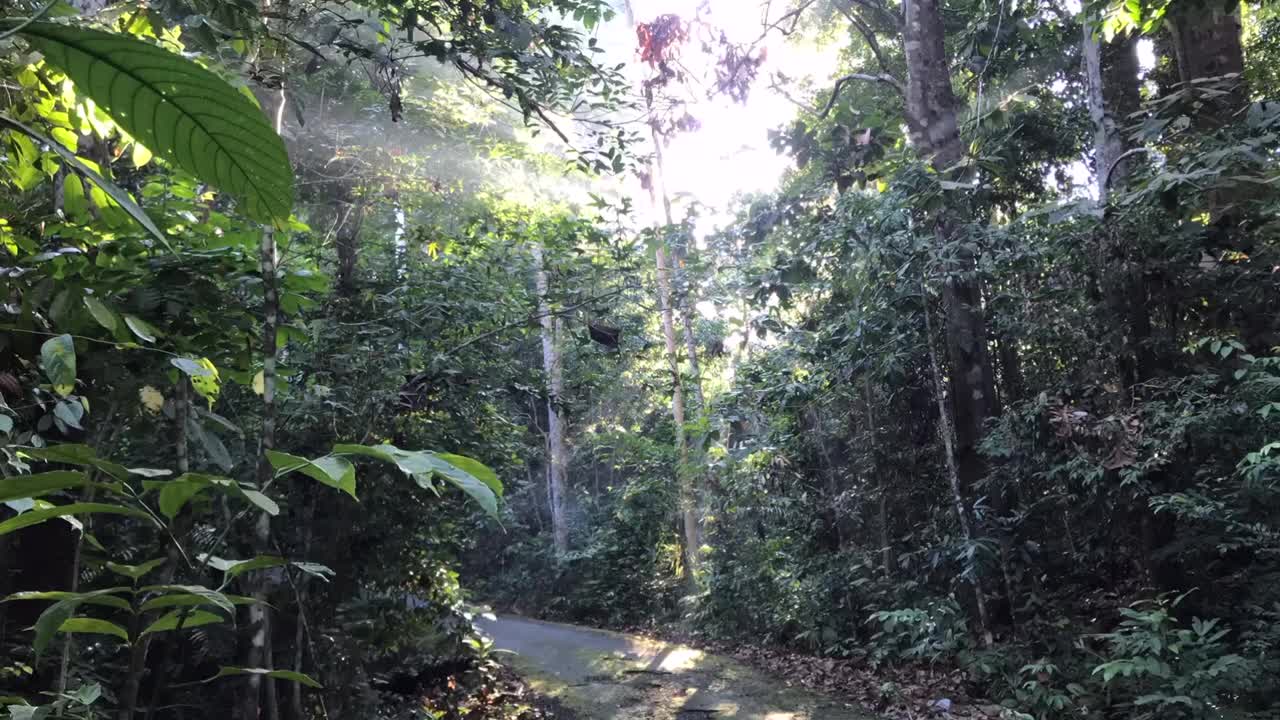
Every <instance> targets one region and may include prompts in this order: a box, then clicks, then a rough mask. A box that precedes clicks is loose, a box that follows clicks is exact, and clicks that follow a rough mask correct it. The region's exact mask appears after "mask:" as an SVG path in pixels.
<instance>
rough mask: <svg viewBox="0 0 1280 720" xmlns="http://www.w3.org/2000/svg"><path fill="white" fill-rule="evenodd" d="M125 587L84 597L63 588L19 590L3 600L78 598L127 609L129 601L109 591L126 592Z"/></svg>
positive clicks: (92, 603) (88, 603)
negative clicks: (40, 590) (34, 590)
mask: <svg viewBox="0 0 1280 720" xmlns="http://www.w3.org/2000/svg"><path fill="white" fill-rule="evenodd" d="M128 591H129V588H127V587H116V588H107V589H106V590H104V591H100V592H102V593H103V594H101V595H94V596H92V597H85V596H84V595H83V594H82V593H73V592H67V591H65V590H46V591H44V592H20V593H14V594H12V595H10V596H9V597H7V598H5V599H4V601H5V602H9V601H11V600H72V599H78V600H79V601H80V602H82V603H84V604H85V605H102V606H105V607H110V608H116V609H117V610H128V609H129V601H128V600H125V599H124V598H118V597H116V596H115V595H112V594H111V593H124V592H128Z"/></svg>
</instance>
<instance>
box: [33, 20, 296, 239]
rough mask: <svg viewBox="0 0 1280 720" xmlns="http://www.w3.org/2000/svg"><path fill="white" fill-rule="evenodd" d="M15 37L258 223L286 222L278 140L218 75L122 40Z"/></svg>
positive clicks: (288, 182) (68, 34) (71, 35)
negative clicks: (237, 202) (239, 203)
mask: <svg viewBox="0 0 1280 720" xmlns="http://www.w3.org/2000/svg"><path fill="white" fill-rule="evenodd" d="M21 34H22V35H23V37H25V38H26V39H27V40H28V41H29V42H30V43H31V44H32V45H34V46H35V47H37V48H38V49H39V50H40V51H41V52H43V53H44V56H45V59H46V60H47V61H48V62H49V63H50V64H52V65H55V66H57V67H58V68H60V69H61V70H62V71H63V72H65V73H66V74H67V76H68V77H70V78H71V79H72V81H74V82H75V84H76V89H77V90H79V91H80V92H81V93H83V94H85V95H88V96H89V97H91V98H93V99H94V101H95V102H96V103H97V104H98V105H99V106H101V107H102V108H103V109H104V110H106V111H107V113H109V114H110V115H111V117H112V119H114V120H115V121H116V122H117V123H118V124H119V125H120V126H121V127H123V128H124V129H125V130H127V131H128V132H129V134H130V135H132V136H133V137H135V138H137V139H138V140H139V141H140V142H141V143H142V144H143V145H145V146H146V147H147V148H148V149H149V150H151V151H153V152H155V153H156V154H157V155H159V156H161V157H163V158H164V159H165V160H168V161H169V162H171V163H173V164H175V165H177V166H178V167H180V168H182V169H184V170H187V171H189V172H191V173H193V174H194V175H196V176H197V177H199V178H200V179H202V180H206V181H208V182H210V183H212V184H213V185H216V186H218V187H219V188H221V189H222V190H223V191H225V192H227V193H229V194H231V195H233V196H235V197H236V198H238V199H239V200H241V201H242V202H243V204H244V209H245V212H246V214H247V215H248V216H249V217H251V218H253V219H255V220H259V221H262V222H274V223H277V224H282V223H284V222H286V221H287V220H288V219H289V215H290V212H291V211H292V208H293V171H292V168H291V166H290V164H289V156H288V154H287V153H286V152H285V148H284V142H283V141H281V139H280V136H279V135H277V134H276V133H275V131H274V130H273V129H272V127H271V125H270V124H268V122H267V119H266V117H265V116H264V115H263V114H262V111H261V110H260V109H259V108H258V107H257V106H256V105H255V104H254V103H253V102H252V101H250V100H249V99H248V98H247V97H245V96H244V95H242V94H241V93H240V92H238V91H237V90H236V89H235V88H233V87H231V86H230V85H228V84H227V83H226V82H225V81H223V80H222V79H221V78H219V77H218V76H217V75H215V74H213V73H212V72H210V71H209V70H206V69H204V68H202V67H200V66H199V65H196V64H195V63H193V62H191V61H190V60H187V59H185V58H183V57H181V56H179V55H175V54H174V53H171V52H169V51H167V50H164V49H162V48H159V47H156V46H155V45H151V44H149V43H146V42H143V41H140V40H137V39H134V38H132V37H128V36H125V35H116V34H112V33H106V32H101V31H98V30H88V29H85V28H80V27H72V26H69V25H56V24H53V23H44V22H37V23H31V24H30V25H28V26H27V27H25V28H23V29H22V31H21Z"/></svg>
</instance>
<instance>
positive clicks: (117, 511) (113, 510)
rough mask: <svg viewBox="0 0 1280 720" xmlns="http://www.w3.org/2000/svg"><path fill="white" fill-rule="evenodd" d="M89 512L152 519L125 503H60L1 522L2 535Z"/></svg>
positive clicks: (0, 530) (0, 533) (0, 531)
mask: <svg viewBox="0 0 1280 720" xmlns="http://www.w3.org/2000/svg"><path fill="white" fill-rule="evenodd" d="M89 513H106V514H108V515H129V516H132V517H137V518H143V519H147V520H149V519H151V516H150V515H148V514H146V513H145V512H143V511H141V510H138V509H135V508H131V507H125V506H123V505H108V504H106V503H72V504H70V505H58V506H56V507H51V508H44V509H43V510H29V511H27V512H24V513H22V514H21V515H19V516H17V517H12V518H9V519H8V520H5V521H4V522H2V523H0V535H7V534H9V533H11V532H14V531H16V530H21V529H22V528H24V527H31V526H32V525H39V524H40V523H42V522H44V521H45V520H52V519H53V518H58V517H66V516H67V515H87V514H89Z"/></svg>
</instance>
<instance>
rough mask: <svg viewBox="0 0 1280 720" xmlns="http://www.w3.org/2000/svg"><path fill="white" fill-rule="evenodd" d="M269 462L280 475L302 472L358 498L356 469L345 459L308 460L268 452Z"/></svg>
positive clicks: (286, 454)
mask: <svg viewBox="0 0 1280 720" xmlns="http://www.w3.org/2000/svg"><path fill="white" fill-rule="evenodd" d="M267 460H268V461H270V463H271V467H273V468H275V469H276V470H277V471H278V474H280V475H284V474H286V473H291V472H300V473H302V474H304V475H306V476H307V477H309V478H311V479H313V480H316V481H318V482H320V483H322V484H324V485H328V486H329V487H332V488H337V489H338V490H341V491H343V492H345V493H347V494H348V495H350V496H351V497H355V496H356V468H355V466H354V465H352V464H351V462H350V461H349V460H347V459H345V458H340V457H334V456H332V455H328V456H325V457H322V458H319V459H318V460H308V459H306V458H304V457H299V456H297V455H290V454H289V453H284V452H279V451H277V450H268V451H267Z"/></svg>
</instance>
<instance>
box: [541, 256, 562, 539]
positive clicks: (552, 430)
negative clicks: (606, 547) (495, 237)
mask: <svg viewBox="0 0 1280 720" xmlns="http://www.w3.org/2000/svg"><path fill="white" fill-rule="evenodd" d="M543 254H544V253H543V247H542V243H541V242H538V243H534V245H533V262H534V279H535V283H536V285H537V290H538V314H539V315H540V316H541V324H542V367H543V369H544V370H545V371H546V373H547V454H548V456H549V458H550V462H549V463H548V472H547V495H548V499H549V504H550V506H551V534H552V537H553V538H554V543H555V549H556V554H557V555H558V556H561V557H563V556H564V555H565V553H567V552H568V551H569V525H568V519H567V518H566V517H565V471H566V467H567V462H566V450H565V441H564V421H563V418H562V417H561V415H560V409H561V407H562V398H563V396H564V368H563V362H562V358H561V355H560V335H561V326H562V320H561V319H560V318H559V316H556V315H554V314H552V312H551V301H550V298H549V295H550V281H549V279H548V277H547V266H546V262H545V259H544V257H543Z"/></svg>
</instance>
